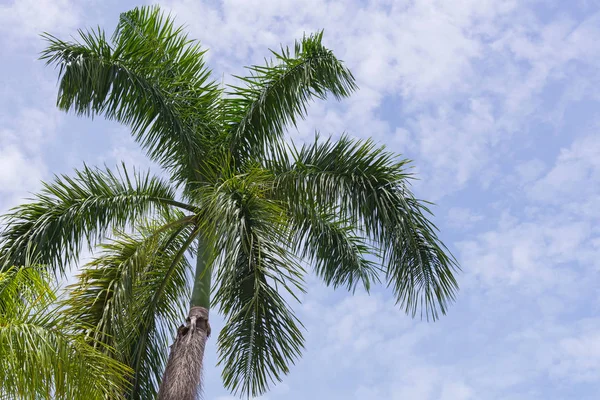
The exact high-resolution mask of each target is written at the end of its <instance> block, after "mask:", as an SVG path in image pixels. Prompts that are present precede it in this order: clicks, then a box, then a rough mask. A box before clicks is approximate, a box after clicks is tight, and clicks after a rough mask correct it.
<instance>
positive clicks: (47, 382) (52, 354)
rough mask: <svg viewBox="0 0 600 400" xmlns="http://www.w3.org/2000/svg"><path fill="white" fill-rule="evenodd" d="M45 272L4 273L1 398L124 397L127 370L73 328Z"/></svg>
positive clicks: (0, 288) (0, 278) (0, 283)
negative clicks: (60, 306)
mask: <svg viewBox="0 0 600 400" xmlns="http://www.w3.org/2000/svg"><path fill="white" fill-rule="evenodd" d="M46 275H47V274H46V273H45V272H44V271H43V269H41V268H40V267H38V266H32V265H29V264H27V265H25V266H19V267H15V266H10V267H5V268H3V271H2V272H0V398H2V399H20V400H24V399H32V400H33V399H40V398H50V397H51V396H52V397H53V398H56V399H99V398H113V399H124V397H123V395H122V388H123V387H124V386H125V385H126V384H127V377H128V376H129V375H130V370H129V368H127V366H125V365H123V364H121V363H119V362H118V361H116V360H115V359H114V358H112V357H109V356H107V355H106V354H105V353H104V352H102V351H100V350H99V349H98V348H95V347H94V346H91V345H90V344H89V341H87V340H86V338H85V337H84V335H82V334H81V333H79V332H76V331H75V330H73V329H72V328H73V324H72V321H70V320H69V318H68V316H67V315H65V314H62V313H61V312H60V308H59V307H58V306H59V303H57V297H56V290H57V288H56V287H54V286H53V285H51V284H50V283H49V282H50V281H51V279H50V277H48V276H46ZM99 346H101V344H100V343H99Z"/></svg>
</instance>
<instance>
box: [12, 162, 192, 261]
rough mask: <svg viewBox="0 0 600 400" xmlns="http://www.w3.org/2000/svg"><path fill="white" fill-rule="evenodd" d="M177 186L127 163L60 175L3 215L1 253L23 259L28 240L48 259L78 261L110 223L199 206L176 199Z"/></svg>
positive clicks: (118, 224)
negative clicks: (115, 167)
mask: <svg viewBox="0 0 600 400" xmlns="http://www.w3.org/2000/svg"><path fill="white" fill-rule="evenodd" d="M174 196H175V191H174V189H173V188H172V187H171V186H170V185H168V184H167V183H166V182H164V181H162V180H160V179H158V178H156V177H152V176H150V175H149V173H146V174H140V173H137V172H135V171H134V173H133V175H131V174H130V173H129V172H128V171H127V169H126V168H125V166H123V167H122V168H121V169H120V170H118V171H117V173H114V172H112V171H110V170H109V169H106V170H100V169H92V168H88V167H85V168H84V169H82V170H78V171H75V177H73V178H71V177H68V176H65V175H63V176H61V177H56V178H55V180H54V182H52V183H44V189H43V190H42V191H41V193H40V194H38V195H37V196H36V197H35V199H34V201H32V202H31V203H27V204H23V205H21V206H18V207H16V208H15V209H13V210H12V212H11V213H10V214H8V215H7V216H5V217H4V219H5V221H6V225H5V227H4V229H3V230H2V232H1V233H0V245H1V254H2V255H1V257H2V258H3V259H4V261H5V263H8V264H9V265H12V264H14V265H22V264H23V262H24V257H25V255H26V253H27V248H28V247H29V246H32V245H33V246H34V248H35V251H36V257H38V258H39V260H40V261H41V262H43V263H44V264H48V265H52V266H55V267H57V268H58V269H59V270H60V271H64V269H65V268H66V266H67V265H68V263H69V262H72V261H77V259H78V255H79V252H80V250H81V247H82V245H83V244H84V243H86V244H88V245H89V246H90V247H91V246H93V245H95V244H96V243H97V241H98V240H99V239H101V238H102V237H103V236H104V235H105V233H106V232H107V230H108V229H109V228H111V227H112V228H117V229H120V228H124V227H125V226H126V225H127V224H128V223H131V222H133V221H135V220H136V219H137V218H140V217H143V216H145V215H148V214H150V213H152V212H153V211H154V212H163V211H165V210H168V209H170V208H174V207H177V208H182V209H187V210H190V211H196V208H195V207H191V206H189V205H186V204H183V203H180V202H177V201H176V200H174Z"/></svg>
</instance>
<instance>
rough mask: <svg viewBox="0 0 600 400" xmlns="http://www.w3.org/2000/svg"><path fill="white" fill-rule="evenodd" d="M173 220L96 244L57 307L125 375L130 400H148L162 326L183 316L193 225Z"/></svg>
mask: <svg viewBox="0 0 600 400" xmlns="http://www.w3.org/2000/svg"><path fill="white" fill-rule="evenodd" d="M174 217H176V218H174V220H173V219H172V220H167V221H161V222H160V223H159V222H158V221H157V222H152V223H149V224H147V225H145V226H143V227H140V228H139V229H138V232H137V234H135V235H128V234H125V233H120V234H119V235H117V237H116V238H115V239H114V240H112V241H111V242H109V243H106V244H103V245H102V246H101V249H102V253H101V254H100V255H99V256H97V257H96V258H95V259H94V260H93V261H92V262H90V264H88V266H87V267H86V268H85V269H84V270H83V272H82V273H81V274H80V275H79V282H78V283H77V284H75V285H73V286H71V287H70V289H71V293H70V297H69V299H68V300H67V301H66V302H65V305H66V306H67V311H66V312H67V313H68V314H69V315H72V316H73V319H74V320H76V321H78V322H79V324H78V325H77V326H78V328H79V329H80V330H82V331H84V332H86V334H87V335H88V336H90V337H92V338H94V340H95V341H97V342H100V343H102V344H104V345H107V346H110V348H111V349H114V350H111V351H110V352H109V353H110V355H112V356H113V357H115V358H116V359H117V360H119V361H120V362H122V363H124V364H126V365H128V366H130V367H131V368H132V369H133V371H134V374H133V376H132V379H131V382H132V386H131V388H130V389H131V390H130V392H128V393H127V398H130V399H148V398H154V397H155V396H156V389H157V383H158V382H159V381H160V377H161V375H162V372H163V369H164V366H165V362H166V356H167V354H166V353H165V352H164V349H165V348H166V347H167V345H168V341H169V340H170V338H171V329H169V327H171V326H176V324H177V323H178V322H179V321H181V320H182V318H183V316H184V315H185V307H186V306H187V304H186V300H187V299H188V297H189V290H188V284H187V276H188V275H189V274H190V272H191V269H190V265H189V262H188V260H187V258H186V257H185V253H186V252H187V251H188V250H190V244H191V242H192V241H193V240H194V238H195V237H196V235H197V230H196V227H195V224H194V223H193V218H190V217H187V216H183V215H181V214H179V213H178V215H176V216H174ZM105 348H106V349H108V348H109V347H105Z"/></svg>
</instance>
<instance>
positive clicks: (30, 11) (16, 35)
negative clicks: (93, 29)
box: [0, 0, 81, 46]
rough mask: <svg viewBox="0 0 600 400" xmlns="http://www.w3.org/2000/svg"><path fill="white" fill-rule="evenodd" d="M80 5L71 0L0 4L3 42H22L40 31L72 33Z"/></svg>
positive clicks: (79, 20)
mask: <svg viewBox="0 0 600 400" xmlns="http://www.w3.org/2000/svg"><path fill="white" fill-rule="evenodd" d="M80 6H81V3H80V2H72V1H70V0H14V1H12V2H11V3H10V4H6V3H5V4H2V5H0V32H2V36H3V39H2V41H3V45H5V46H14V45H17V44H21V45H22V44H23V41H24V40H30V39H37V38H38V35H40V34H41V33H43V32H49V33H52V34H55V35H56V34H60V33H63V34H64V33H73V30H75V29H76V28H77V27H78V25H79V24H80V23H81V19H80V18H81V8H80Z"/></svg>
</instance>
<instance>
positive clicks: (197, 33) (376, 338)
mask: <svg viewBox="0 0 600 400" xmlns="http://www.w3.org/2000/svg"><path fill="white" fill-rule="evenodd" d="M1 1H2V2H1V3H0V54H2V56H3V57H2V59H3V62H2V63H1V64H0V93H1V96H0V106H1V107H0V211H5V210H7V209H8V208H9V207H11V206H14V205H16V204H18V203H19V202H20V201H21V199H23V198H24V197H26V196H27V195H28V193H30V192H35V191H36V190H37V189H39V188H40V180H41V179H48V178H50V177H51V176H52V174H54V173H69V172H70V171H72V170H73V168H75V167H80V166H81V165H82V163H83V162H84V161H85V162H86V163H88V164H97V165H101V164H103V163H106V164H107V165H115V164H117V163H118V162H120V161H121V160H124V161H126V162H127V163H128V164H130V165H137V166H141V167H150V168H155V167H154V166H152V165H150V164H149V163H148V161H147V160H146V159H145V157H144V155H143V154H142V153H141V152H140V151H139V150H138V149H137V147H136V145H135V143H133V141H132V140H131V139H130V137H129V136H128V132H127V130H126V129H125V128H123V127H120V126H118V125H116V124H114V123H110V122H106V121H104V120H102V118H98V119H96V120H94V121H91V120H87V119H78V118H76V117H74V116H72V115H66V114H62V113H59V112H58V111H57V110H56V109H55V107H54V102H55V95H56V72H55V71H53V70H52V69H50V68H45V67H44V65H43V63H42V62H40V61H37V60H36V59H37V55H38V53H39V51H40V50H41V49H42V48H43V42H42V41H41V40H40V39H39V37H38V36H37V35H38V33H40V32H42V31H48V32H51V33H53V34H55V35H57V36H59V37H63V38H66V37H68V36H69V35H71V34H74V33H75V32H76V30H77V29H78V28H83V27H89V26H95V25H98V24H99V25H101V26H103V27H105V28H106V30H107V31H109V32H110V31H112V29H113V27H114V25H115V22H116V19H117V17H118V14H119V13H120V12H122V11H125V10H127V9H129V8H132V7H134V6H136V5H139V3H130V2H118V1H96V0H86V1H71V0H42V1H34V0H19V1H16V2H7V0H1ZM161 5H162V7H163V8H164V9H165V10H171V11H172V12H173V14H175V15H177V18H178V21H179V22H181V23H185V24H187V26H188V29H189V32H190V33H191V35H192V36H193V37H195V38H198V39H200V40H201V41H202V43H203V44H204V45H205V46H206V47H208V48H209V49H210V51H209V53H208V60H209V63H210V65H211V66H212V67H213V68H214V71H215V74H216V76H217V77H219V78H221V77H224V79H225V82H230V81H231V79H230V78H229V77H228V76H229V74H239V73H241V72H242V66H243V65H248V64H251V63H260V62H261V61H262V60H263V58H264V57H265V56H268V52H267V48H269V47H271V48H276V47H278V45H279V43H284V44H291V43H293V40H294V39H296V38H299V37H301V36H302V34H303V32H312V31H315V30H318V29H321V28H324V29H325V42H326V43H327V45H328V46H329V47H331V48H333V49H334V50H335V52H336V54H337V55H338V56H339V57H340V58H342V59H343V60H345V61H346V62H347V64H348V65H349V67H350V68H351V69H352V71H353V72H354V74H355V76H356V77H357V80H358V83H359V86H360V91H359V92H357V93H356V94H355V95H354V96H353V97H352V98H351V99H348V100H345V101H344V102H343V103H334V102H318V103H314V104H313V105H312V106H311V108H310V115H309V118H308V119H307V120H306V121H303V122H302V123H301V124H300V125H299V127H298V129H297V130H291V131H290V135H291V136H292V137H293V138H294V140H296V141H298V142H302V141H303V140H308V139H311V138H312V137H313V134H314V131H315V129H318V130H319V131H321V132H322V133H323V134H332V135H334V136H339V135H340V134H341V133H342V132H347V133H348V134H350V135H352V136H356V137H362V138H366V137H373V138H374V139H375V140H376V141H377V142H379V143H384V144H386V145H387V146H388V147H389V149H392V150H394V151H396V152H398V153H402V154H403V155H405V156H406V157H409V158H411V159H413V160H414V165H415V170H416V172H418V174H419V178H420V180H419V181H418V182H416V184H415V187H414V189H415V191H416V192H417V193H418V195H419V196H420V197H422V198H426V199H429V200H433V201H435V202H436V203H437V206H436V207H435V208H434V212H435V214H436V218H435V221H436V223H437V224H438V226H439V227H440V228H441V230H442V236H443V238H444V240H445V241H446V243H447V244H448V245H449V247H450V248H451V249H452V251H453V252H454V253H455V255H456V256H457V258H458V259H459V261H460V263H461V265H462V268H463V272H462V273H461V274H460V276H459V283H460V286H461V291H460V293H459V297H458V299H457V302H456V304H455V305H454V306H453V307H452V308H451V310H450V312H449V314H448V315H447V316H446V317H444V318H443V319H442V320H440V321H439V322H436V323H427V322H423V321H419V320H411V319H410V318H409V317H407V316H405V315H404V314H403V312H402V311H401V310H399V309H398V307H396V306H395V305H394V302H393V299H392V297H391V296H390V293H389V291H387V290H385V288H381V289H378V290H375V291H374V292H373V293H372V294H371V296H370V297H368V296H366V295H365V294H364V293H360V292H357V293H356V295H355V296H350V295H349V294H347V293H345V292H343V291H333V290H330V289H328V288H326V287H324V286H323V285H321V284H320V283H319V282H317V281H316V280H315V279H314V278H312V277H309V278H308V288H309V292H308V294H307V295H306V296H305V297H304V299H303V303H302V304H299V305H296V306H295V310H296V312H297V314H298V316H299V317H300V318H301V319H302V320H303V322H304V323H305V326H306V328H307V332H306V338H307V348H306V351H305V354H304V358H303V359H302V360H301V361H299V362H298V363H297V365H296V366H295V367H293V368H292V371H291V374H290V375H289V376H288V377H286V379H285V381H284V382H283V383H281V384H279V385H277V386H276V387H275V388H274V389H273V390H272V391H271V392H270V393H268V394H267V395H266V396H264V397H263V398H262V399H263V400H265V399H268V400H295V399H306V398H315V399H321V398H327V399H330V400H336V399H345V400H347V399H368V400H370V399H391V400H400V399H403V400H404V399H410V400H471V399H477V400H487V399H501V400H535V399H544V400H549V399H565V400H567V399H569V400H571V399H581V400H584V399H596V398H597V396H598V394H597V393H598V392H599V391H600V317H599V316H598V315H599V308H600V290H599V289H598V287H599V286H598V281H599V279H598V273H599V271H600V228H598V226H599V224H598V221H599V219H600V211H599V210H600V135H599V134H598V133H599V131H600V119H599V118H598V112H597V110H598V106H599V105H600V94H599V93H600V92H599V91H598V89H597V88H598V87H599V84H600V69H599V67H600V2H599V1H597V0H570V1H558V0H557V1H542V0H537V1H535V0H531V1H530V0H506V1H504V0H454V1H443V0H413V1H402V0H397V1H391V0H379V1H369V2H355V1H344V2H334V1H321V0H319V1H317V0H314V1H313V0H306V1H277V0H245V1H242V0H227V1H224V2H201V1H192V0H174V1H164V2H161ZM213 326H214V328H216V329H218V328H219V327H220V326H222V320H221V319H220V318H219V317H218V316H214V318H213ZM208 348H209V350H208V351H209V353H208V356H207V357H208V360H207V363H206V371H205V378H206V390H205V392H206V395H205V398H206V399H208V400H229V399H230V397H228V394H227V393H226V392H225V391H224V390H223V389H222V385H221V382H220V378H219V374H220V371H219V369H218V368H217V367H215V366H214V365H215V359H216V356H215V341H214V340H210V341H209V346H208Z"/></svg>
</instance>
